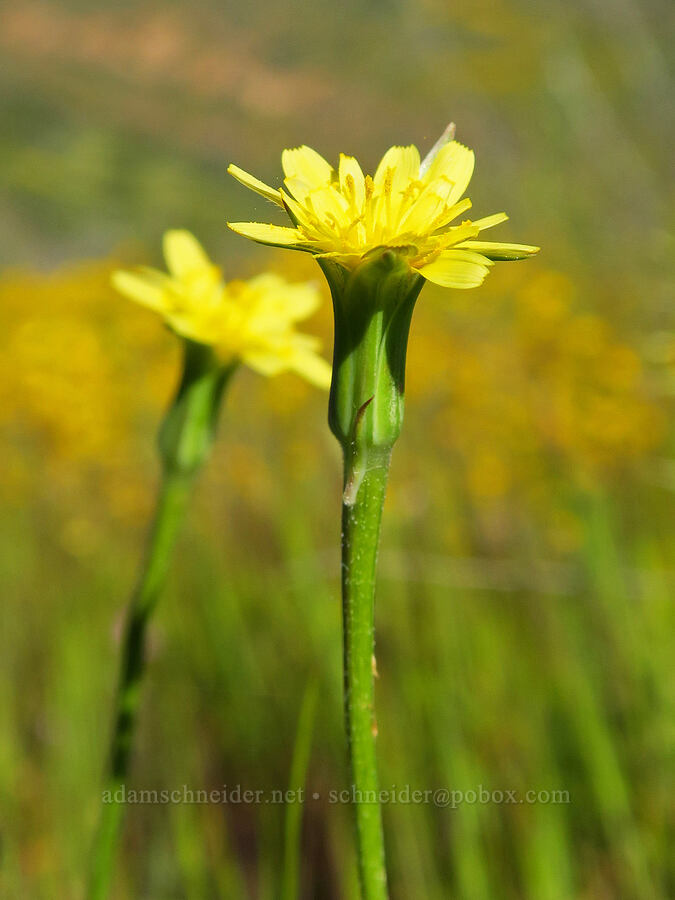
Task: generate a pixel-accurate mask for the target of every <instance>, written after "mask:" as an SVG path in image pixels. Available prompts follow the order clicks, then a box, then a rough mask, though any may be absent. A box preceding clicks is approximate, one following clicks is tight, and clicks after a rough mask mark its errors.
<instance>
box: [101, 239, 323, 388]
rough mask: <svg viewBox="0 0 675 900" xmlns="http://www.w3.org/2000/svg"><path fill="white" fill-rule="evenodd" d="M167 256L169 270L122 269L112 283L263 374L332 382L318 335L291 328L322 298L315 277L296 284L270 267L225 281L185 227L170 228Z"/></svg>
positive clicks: (174, 325) (185, 332) (177, 327)
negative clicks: (246, 277) (247, 277)
mask: <svg viewBox="0 0 675 900" xmlns="http://www.w3.org/2000/svg"><path fill="white" fill-rule="evenodd" d="M164 257H165V259H166V264H167V268H168V270H169V274H168V275H167V274H165V273H164V272H160V271H158V270H157V269H151V268H147V267H143V268H141V269H139V270H138V271H136V272H128V271H125V270H118V271H116V272H115V273H114V274H113V277H112V281H113V285H114V287H115V288H116V289H117V290H118V291H119V292H120V293H122V294H124V295H125V296H126V297H129V298H131V299H132V300H135V301H136V302H137V303H140V304H142V305H143V306H147V307H149V308H150V309H153V310H155V311H156V312H158V313H159V314H160V315H161V316H162V317H163V318H164V320H165V321H166V323H167V324H168V325H169V326H170V328H171V329H172V330H173V331H175V332H176V333H177V334H179V335H181V336H182V337H185V338H188V339H190V340H192V341H196V342H197V343H201V344H208V345H209V346H212V347H214V348H215V349H216V350H217V351H218V352H219V354H220V355H222V357H223V358H224V359H225V360H227V361H231V360H241V361H242V362H244V363H245V364H246V365H247V366H249V367H250V368H251V369H254V370H255V371H256V372H260V373H261V374H262V375H277V374H278V373H280V372H283V371H287V370H291V371H294V372H296V373H297V374H299V375H302V376H303V377H304V378H306V379H307V380H308V381H311V382H312V383H313V384H315V385H318V386H319V387H322V388H328V386H329V385H330V371H331V370H330V366H329V365H328V363H327V362H326V360H324V359H322V358H321V357H320V356H319V355H318V353H317V351H318V349H319V346H320V342H319V340H318V339H317V338H315V337H312V336H310V335H306V334H301V333H300V332H298V331H296V330H295V328H294V324H295V322H297V321H300V320H302V319H306V318H307V317H308V316H310V315H311V314H312V313H313V312H314V311H315V310H316V308H317V307H318V305H319V302H320V299H319V293H318V290H317V289H316V287H315V286H314V285H313V284H311V283H302V284H291V283H289V282H287V281H286V280H285V279H283V278H281V277H280V276H279V275H274V274H271V273H265V274H263V275H258V276H256V277H255V278H251V279H250V280H249V281H231V282H229V283H228V284H227V285H226V284H225V282H224V281H223V277H222V272H221V270H220V269H219V268H218V267H217V266H215V265H214V264H213V263H212V262H211V261H210V260H209V258H208V257H207V255H206V253H205V252H204V249H203V248H202V246H201V244H200V243H199V242H198V241H197V239H196V238H195V237H194V236H193V235H192V234H190V233H189V232H188V231H179V230H174V231H167V232H166V234H165V235H164Z"/></svg>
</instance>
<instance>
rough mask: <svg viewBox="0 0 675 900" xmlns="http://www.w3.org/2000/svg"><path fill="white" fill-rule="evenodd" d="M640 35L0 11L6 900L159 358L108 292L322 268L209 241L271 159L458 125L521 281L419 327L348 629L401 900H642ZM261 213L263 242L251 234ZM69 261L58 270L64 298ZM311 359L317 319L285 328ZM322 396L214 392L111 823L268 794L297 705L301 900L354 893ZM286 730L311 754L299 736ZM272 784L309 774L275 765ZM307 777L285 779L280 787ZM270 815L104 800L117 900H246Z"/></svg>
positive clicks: (666, 399)
mask: <svg viewBox="0 0 675 900" xmlns="http://www.w3.org/2000/svg"><path fill="white" fill-rule="evenodd" d="M666 12H667V7H666V5H665V4H662V3H660V2H658V0H649V2H648V3H642V4H639V5H638V4H635V3H632V2H631V0H622V2H621V3H612V4H609V3H604V2H597V3H590V2H582V3H580V4H576V5H573V6H571V7H570V6H569V5H563V4H559V3H557V2H552V0H547V2H545V3H541V4H539V5H538V6H537V7H536V8H534V7H532V6H531V5H529V4H524V3H522V4H521V3H517V2H508V3H507V2H502V0H497V2H490V3H488V2H477V3H473V4H471V5H470V6H468V5H467V6H465V7H463V8H462V9H460V10H457V11H449V9H448V7H447V5H446V4H445V3H441V2H435V0H426V2H398V3H395V4H387V5H385V4H381V3H367V4H366V3H364V2H357V0H348V2H347V3H344V4H341V5H339V6H337V5H333V4H327V3H325V2H316V3H314V4H312V5H311V6H306V5H305V4H301V3H295V2H284V3H281V4H271V3H260V4H255V5H249V6H246V5H241V4H236V5H235V4H225V5H223V4H218V5H216V4H210V3H207V2H201V3H198V4H195V3H192V4H190V5H187V4H185V3H182V2H175V3H172V4H153V3H147V2H143V3H137V4H129V5H124V4H122V5H120V4H115V5H113V4H110V3H87V4H80V3H75V2H63V3H58V4H57V3H54V2H40V3H38V2H34V0H31V2H29V3H24V4H21V5H20V6H14V7H12V8H10V7H6V8H3V9H2V10H1V11H0V49H1V51H2V55H3V71H2V75H1V76H0V78H1V79H2V86H3V90H2V92H0V119H1V121H2V128H0V171H1V172H2V178H1V184H0V207H1V209H2V216H0V262H2V264H3V265H4V274H3V276H2V279H1V281H0V301H1V303H0V316H2V328H1V329H0V334H1V338H0V340H1V341H2V345H3V346H2V355H1V361H0V368H2V370H3V371H2V376H3V377H2V379H0V382H1V387H0V429H1V433H2V438H3V466H2V471H1V473H0V491H1V492H2V498H3V508H4V511H5V515H4V516H3V520H2V523H0V559H1V565H2V583H3V585H4V591H3V594H4V599H5V602H4V604H3V619H2V629H1V641H2V648H1V652H0V667H1V675H2V677H1V678H0V692H1V693H2V702H1V703H0V715H1V716H2V721H1V722H0V791H1V796H2V807H3V811H4V816H3V819H4V822H3V846H4V853H3V859H2V871H1V874H0V879H1V880H0V892H1V894H2V896H3V897H4V896H6V897H7V898H12V900H13V898H24V897H25V898H30V900H40V898H49V900H52V898H54V897H64V898H71V897H73V898H76V897H78V896H80V895H81V890H82V881H83V873H84V872H85V871H86V867H87V853H88V847H89V843H90V840H91V835H92V829H93V826H94V823H95V820H96V814H97V808H98V802H99V790H98V785H99V777H100V771H101V766H102V756H103V754H104V748H105V743H106V741H107V735H108V729H109V725H110V722H109V712H108V709H109V703H110V700H111V697H112V692H113V689H114V682H115V676H116V669H117V660H118V640H119V628H120V624H121V617H122V613H123V609H124V605H125V602H126V598H127V596H128V594H129V592H130V589H131V587H132V584H133V580H134V572H135V569H136V566H137V564H138V562H139V559H140V555H141V547H142V541H143V539H144V528H145V521H146V518H147V515H148V513H149V511H150V509H151V506H152V501H153V496H154V488H155V485H156V480H157V474H158V473H157V468H156V461H155V458H154V453H153V441H154V435H155V432H156V429H157V425H158V422H159V419H160V417H161V413H162V409H163V407H164V405H165V404H166V402H167V400H168V398H169V396H170V394H171V390H172V387H173V382H174V380H175V378H176V377H177V366H178V348H177V346H176V342H175V341H174V340H173V339H172V337H171V336H170V335H168V334H167V333H166V332H165V331H164V330H163V329H162V327H161V325H160V324H159V322H158V321H156V320H155V319H154V318H153V317H152V316H151V315H150V314H149V313H145V312H144V311H142V310H140V309H137V308H135V307H133V305H132V304H129V303H127V302H126V301H124V300H122V299H121V298H118V297H116V296H115V295H114V294H113V293H112V292H111V291H110V289H109V287H108V278H109V272H110V270H111V269H112V268H113V267H114V266H115V265H117V264H119V263H120V262H122V263H124V264H130V263H133V262H136V261H144V262H158V261H159V260H158V247H159V239H160V236H161V233H162V232H163V231H164V230H165V229H166V228H168V227H189V228H192V229H194V230H195V232H196V233H197V234H198V235H199V237H200V238H201V239H202V240H203V241H204V243H205V245H206V246H207V248H208V250H209V252H210V253H211V254H212V255H213V256H214V257H215V258H217V259H218V260H219V261H221V262H222V263H223V264H224V266H225V269H226V272H227V274H228V275H229V276H235V275H237V276H239V275H246V274H248V273H251V272H253V271H254V270H256V269H257V268H259V267H261V266H265V267H272V268H274V269H276V270H277V271H281V272H282V273H284V274H286V275H287V276H288V277H295V278H298V279H301V278H318V274H319V273H318V271H316V270H315V269H314V268H313V267H312V264H311V261H309V260H305V259H304V258H296V257H294V256H292V255H291V254H284V253H282V252H276V251H265V250H263V249H261V248H256V247H252V246H249V245H248V244H247V243H246V242H244V241H240V240H238V239H237V238H235V237H234V236H232V235H230V236H228V233H227V232H226V229H225V227H224V223H225V221H226V220H227V219H228V218H229V219H233V220H237V219H248V218H255V216H256V214H257V215H259V216H261V215H262V214H263V213H264V214H265V215H267V213H268V209H267V207H266V206H262V205H260V206H258V207H256V201H255V198H253V199H252V197H251V195H250V194H247V192H245V191H243V190H242V189H241V188H239V187H238V186H237V185H236V183H235V182H234V181H233V180H231V179H228V178H227V177H226V176H225V167H226V164H227V163H228V162H230V161H235V162H237V163H239V164H241V165H243V166H244V167H246V168H248V169H250V170H251V171H254V172H256V173H257V174H259V175H260V176H261V177H263V178H266V179H268V180H270V181H275V180H276V177H277V176H276V173H277V170H278V158H279V152H280V150H281V148H282V147H284V146H293V145H297V144H299V143H303V142H306V143H309V144H311V145H313V146H316V147H317V149H319V150H320V151H322V152H324V153H325V154H326V155H327V156H329V157H330V158H334V157H336V155H337V153H338V152H339V151H346V152H354V153H356V154H357V155H358V156H359V157H360V158H362V159H363V160H364V163H365V164H366V165H368V167H369V168H372V166H373V165H374V163H375V162H376V161H377V158H378V156H379V154H380V153H381V152H382V151H383V150H384V149H385V148H386V147H387V146H389V144H391V143H394V142H400V143H406V142H411V141H412V142H415V143H417V144H418V146H420V147H426V146H428V145H430V144H431V143H432V142H433V140H434V139H435V137H436V136H437V134H438V133H439V132H440V130H441V129H442V127H443V126H444V125H445V123H446V121H447V120H448V119H449V118H452V119H454V120H455V121H456V122H457V123H458V126H459V127H458V136H459V138H460V139H461V140H463V141H465V142H466V143H467V144H469V145H470V146H473V147H475V148H476V150H477V160H478V163H477V170H476V175H475V178H474V183H473V185H472V189H471V196H472V199H473V201H474V209H475V210H476V211H477V214H479V215H485V214H488V213H491V212H493V211H498V210H500V209H503V208H505V209H506V210H507V211H508V212H509V213H510V215H511V218H512V222H511V223H510V224H509V225H506V226H502V234H503V235H504V237H505V239H509V238H511V239H513V240H521V241H526V242H533V243H538V244H541V246H542V247H543V251H542V254H541V257H540V258H539V259H538V260H536V261H532V262H531V263H527V264H520V265H518V266H513V267H508V266H502V267H501V268H499V269H498V270H497V271H495V273H494V274H493V275H491V276H490V279H489V281H488V283H487V284H486V286H485V287H484V288H482V289H481V290H480V291H475V292H469V294H468V295H467V296H464V295H460V294H459V292H456V293H454V294H452V295H451V294H446V293H444V292H442V291H436V290H434V289H433V288H431V287H428V288H426V289H425V292H424V294H423V296H422V298H421V300H420V303H419V304H418V309H417V311H416V313H415V320H414V323H413V333H412V337H411V350H410V360H409V376H408V402H407V413H406V416H407V419H406V426H405V429H404V434H403V437H402V438H401V441H400V443H399V445H398V446H397V449H396V452H395V455H394V465H393V469H392V481H391V489H390V492H389V495H388V499H387V510H386V517H385V528H384V536H383V552H382V555H381V576H380V581H379V595H378V609H377V620H378V621H377V628H378V643H377V651H378V668H379V673H380V678H379V681H378V685H377V692H378V725H379V732H380V754H381V780H382V784H383V786H384V787H387V788H391V787H392V786H393V785H396V786H397V787H398V788H402V787H404V786H406V785H409V786H410V788H411V789H420V790H425V789H437V788H448V789H450V790H456V791H457V790H462V791H469V790H478V789H479V788H480V786H483V788H484V789H485V790H487V791H516V792H517V793H518V797H520V798H523V797H524V796H525V792H526V791H528V790H534V791H553V790H562V791H568V792H569V798H570V802H569V803H558V804H555V803H544V802H537V803H534V804H528V803H517V804H512V803H501V804H500V803H494V802H491V803H480V802H477V803H473V804H472V803H465V804H460V805H458V806H457V807H456V808H439V807H437V806H435V805H434V804H433V803H425V804H404V803H401V804H390V805H388V806H387V807H386V809H385V827H386V832H387V843H388V848H389V859H390V868H391V880H392V896H393V897H394V898H410V897H415V898H416V897H424V898H432V900H435V898H446V897H457V898H462V900H464V898H466V900H481V898H490V900H492V898H498V900H502V898H504V900H510V898H528V900H529V898H531V900H569V898H594V900H595V898H621V900H624V898H629V900H630V898H635V900H645V898H651V897H654V898H665V897H668V896H670V895H671V894H672V893H673V890H675V884H674V883H673V878H672V872H670V871H669V866H668V862H669V855H668V843H669V837H670V836H671V834H672V830H671V829H672V808H671V806H670V791H671V789H672V779H671V776H672V765H671V764H672V747H673V731H672V721H673V718H672V716H673V691H672V684H673V682H672V674H671V671H672V662H671V659H672V652H673V648H672V637H671V635H672V626H673V622H672V603H671V602H670V600H671V597H672V594H673V533H674V532H673V519H672V496H673V494H672V492H673V487H674V486H675V480H674V476H673V471H674V470H673V463H672V461H671V456H672V431H671V428H670V424H669V423H670V412H671V402H670V400H671V398H672V393H673V383H674V382H673V362H674V361H675V339H674V338H673V333H672V318H670V315H671V313H670V309H669V300H670V296H671V295H670V294H669V274H670V272H669V262H668V261H669V258H672V240H671V238H669V237H668V235H667V231H666V212H667V210H668V208H669V204H670V201H671V200H672V195H671V194H669V193H668V189H669V182H668V180H667V174H668V169H667V164H668V161H669V147H670V142H671V140H672V120H671V119H669V110H668V102H667V98H668V96H669V88H670V86H671V83H672V78H671V72H670V70H669V65H670V64H669V60H668V56H667V47H668V46H669V37H668V34H667V33H666V30H665V23H666V22H667V15H666ZM252 210H253V211H252ZM77 260H80V262H77ZM312 326H313V328H314V329H315V330H316V331H318V332H319V333H321V334H322V335H323V336H324V338H325V346H326V352H327V353H329V352H330V312H329V309H328V304H327V303H326V304H325V305H324V308H323V310H322V312H321V313H320V314H319V316H317V318H316V320H315V321H314V322H313V323H312ZM325 403H326V399H325V397H322V396H319V395H318V393H317V392H314V391H312V390H311V389H310V388H309V387H306V386H305V385H304V384H302V383H300V382H299V381H298V380H297V379H293V378H292V377H290V376H283V377H280V378H278V379H275V380H273V381H269V382H268V381H266V380H263V379H261V378H259V377H257V376H255V375H253V374H251V373H246V372H242V373H240V374H239V375H238V376H237V379H236V381H235V383H234V385H233V388H232V391H231V394H230V396H229V397H228V401H227V404H226V409H225V411H224V416H223V423H222V429H221V439H220V441H219V443H218V446H217V448H216V451H215V452H214V456H213V459H212V461H211V464H210V465H209V467H208V471H207V472H205V473H204V477H203V478H202V479H201V481H200V483H199V486H198V489H197V492H196V496H195V502H194V506H193V509H192V511H191V515H190V518H189V521H188V523H187V525H186V529H185V532H184V535H183V538H182V540H181V543H180V547H179V550H178V552H177V554H176V560H175V565H174V567H173V572H172V579H171V584H170V588H169V590H168V592H167V595H166V597H165V598H164V599H163V601H162V603H161V605H160V608H159V610H158V613H157V616H156V620H155V623H154V626H153V631H152V642H151V643H152V650H151V656H152V662H151V666H150V668H149V671H148V679H147V683H146V692H145V698H144V704H143V714H142V721H141V731H140V734H139V743H138V748H137V753H136V755H135V759H134V774H133V778H132V780H131V782H130V784H129V787H130V788H136V789H148V790H151V789H157V790H162V789H169V790H172V789H176V788H179V789H182V786H183V785H186V786H187V787H188V788H189V789H192V790H195V791H196V790H200V789H212V788H216V789H222V788H223V786H224V785H227V786H228V787H229V788H232V787H234V786H235V785H241V787H242V790H243V789H245V788H249V789H251V790H264V791H266V792H270V791H272V790H279V789H285V788H286V786H287V785H288V784H289V782H290V780H295V778H296V777H297V772H296V773H294V774H293V775H292V773H291V769H292V759H293V753H294V747H295V746H296V745H297V746H300V745H301V744H302V742H303V740H306V734H305V736H304V737H303V734H304V733H305V731H306V726H303V728H301V734H299V735H298V734H297V729H298V721H299V715H300V709H301V704H302V700H303V697H304V696H305V694H306V691H307V690H308V685H311V684H313V683H316V684H317V685H318V690H319V702H318V705H317V709H316V721H315V726H314V737H313V742H312V747H311V753H310V757H309V763H308V771H307V790H308V792H309V794H310V795H311V794H314V793H316V794H318V795H319V797H318V799H309V800H308V802H307V803H305V804H304V805H303V807H302V813H303V822H302V831H301V847H302V855H301V863H300V883H301V888H302V890H301V894H302V896H303V897H308V898H309V897H321V898H329V900H330V898H343V897H344V898H351V897H354V896H355V868H354V859H353V854H352V839H351V830H350V829H351V824H350V817H349V809H348V807H347V806H345V805H342V804H332V803H330V802H329V792H330V791H331V790H340V789H343V788H344V787H345V786H346V783H347V774H346V769H345V759H344V749H343V747H344V744H343V735H342V722H341V700H340V677H341V673H340V612H339V602H338V573H339V569H338V555H337V554H338V551H337V542H338V505H339V495H338V492H339V480H340V476H339V471H340V466H339V458H338V450H337V446H334V441H333V440H332V438H331V437H330V435H329V433H328V430H327V428H326V426H325ZM303 729H304V730H303ZM298 765H299V764H298ZM296 769H297V766H296ZM285 814H286V810H285V809H284V806H283V805H278V804H265V803H262V804H257V805H254V804H243V803H240V804H237V803H229V804H208V805H190V804H179V805H131V806H129V809H128V816H127V822H126V833H125V841H124V847H123V852H122V856H121V859H120V863H119V867H118V872H117V877H116V883H115V889H114V896H115V897H116V898H120V900H121V898H131V897H134V898H136V897H143V898H152V900H166V898H172V897H176V898H179V897H180V898H183V897H184V898H189V900H192V898H199V900H201V898H216V897H220V898H228V900H229V898H239V897H242V898H245V897H256V898H275V897H278V896H279V892H280V889H281V874H280V871H281V866H282V859H283V832H284V818H285Z"/></svg>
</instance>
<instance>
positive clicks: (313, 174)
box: [228, 126, 539, 288]
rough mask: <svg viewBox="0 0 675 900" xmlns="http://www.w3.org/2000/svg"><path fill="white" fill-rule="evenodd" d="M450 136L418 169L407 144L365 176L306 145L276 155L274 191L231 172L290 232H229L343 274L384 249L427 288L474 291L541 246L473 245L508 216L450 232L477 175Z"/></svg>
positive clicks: (351, 162)
mask: <svg viewBox="0 0 675 900" xmlns="http://www.w3.org/2000/svg"><path fill="white" fill-rule="evenodd" d="M453 133H454V126H448V128H447V129H446V131H445V132H444V134H443V136H442V137H441V139H440V140H439V141H438V142H437V143H436V145H435V146H434V147H433V149H432V150H431V152H430V153H429V154H428V156H427V157H426V158H425V159H424V160H423V161H420V154H419V151H418V150H417V148H416V147H414V146H409V147H391V148H390V149H389V150H387V152H386V153H385V154H384V156H383V157H382V160H381V162H380V164H379V165H378V167H377V169H376V171H375V174H374V175H373V176H372V177H371V176H370V175H364V174H363V172H362V170H361V167H360V166H359V164H358V162H357V161H356V160H355V159H354V157H352V156H345V155H344V154H341V155H340V162H339V164H338V168H337V171H336V170H335V169H334V168H333V167H332V166H331V165H330V164H329V163H328V162H326V160H325V159H324V158H323V157H322V156H320V155H319V154H318V153H317V152H316V151H315V150H312V149H311V148H310V147H304V146H303V147H299V148H298V149H296V150H284V152H283V153H282V156H281V164H282V167H283V170H284V175H285V178H284V186H283V187H282V188H281V189H279V190H275V189H274V188H271V187H268V185H266V184H263V182H261V181H259V180H258V179H257V178H254V177H253V176H252V175H249V174H248V173H247V172H244V171H243V170H242V169H240V168H238V167H237V166H234V165H231V166H230V167H229V169H228V171H229V172H230V174H232V175H233V176H234V177H235V178H237V179H238V180H239V181H240V182H241V183H242V184H244V185H246V187H249V188H251V189H252V190H254V191H256V192H257V193H258V194H261V195H262V196H263V197H266V198H267V199H268V200H271V201H273V202H274V203H276V204H277V205H279V206H281V207H283V208H284V209H285V210H286V212H287V213H288V215H289V216H290V218H291V219H292V221H293V223H294V226H295V227H293V228H287V227H280V226H278V225H265V224H261V223H258V222H236V223H229V224H230V228H232V229H233V230H234V231H236V232H237V233H239V234H242V235H244V236H245V237H248V238H251V239H252V240H254V241H258V242H259V243H262V244H271V245H272V246H279V247H289V248H292V249H295V250H304V251H307V252H310V253H312V254H314V255H315V256H317V257H322V258H327V259H333V260H334V261H335V262H337V263H340V264H341V265H343V266H345V267H347V268H350V269H351V268H354V267H355V266H357V265H358V263H359V262H360V260H361V259H363V257H364V256H365V255H366V254H368V253H369V252H370V251H372V250H375V249H379V248H382V249H385V248H389V249H392V250H395V251H397V252H398V253H400V254H401V255H402V256H404V257H405V259H406V260H407V261H408V264H409V265H410V267H411V268H412V269H413V270H415V271H417V272H419V274H420V275H422V276H423V277H424V278H426V279H428V280H429V281H433V282H435V283H436V284H440V285H443V286H444V287H453V288H472V287H477V286H478V285H479V284H481V282H482V281H483V279H484V278H485V276H486V275H487V273H488V269H489V267H490V266H491V265H492V262H493V260H512V259H523V258H524V257H526V256H530V255H532V254H533V253H536V252H537V251H538V249H539V248H538V247H529V246H526V245H524V244H505V243H499V242H496V243H495V242H492V241H481V240H476V238H477V237H478V235H479V234H480V232H481V231H482V230H483V229H485V228H491V227H492V226H493V225H498V224H499V223H500V222H504V221H505V220H506V219H507V218H508V216H506V214H505V213H496V214H495V215H492V216H488V217H487V218H483V219H476V220H474V221H471V220H470V219H465V220H464V221H462V223H461V224H459V225H458V224H455V225H453V224H451V223H452V222H454V221H455V220H456V219H457V218H458V216H460V215H461V214H462V213H463V212H466V210H468V209H469V208H470V207H471V201H470V200H469V199H468V198H465V199H464V200H462V199H461V198H462V195H463V194H464V191H465V190H466V188H467V186H468V184H469V181H470V180H471V175H472V173H473V168H474V154H473V151H472V150H469V149H468V148H467V147H464V146H463V145H462V144H460V143H458V142H457V141H455V140H452V139H451V137H452V134H453Z"/></svg>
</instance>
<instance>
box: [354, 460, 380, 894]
mask: <svg viewBox="0 0 675 900" xmlns="http://www.w3.org/2000/svg"><path fill="white" fill-rule="evenodd" d="M389 456H390V453H389V452H388V451H384V452H381V453H379V454H377V455H376V456H375V457H374V458H373V455H372V453H371V454H369V459H368V462H367V464H366V466H365V473H360V474H359V475H358V478H359V480H360V483H359V486H358V489H357V491H356V494H355V496H354V497H353V498H352V497H351V496H349V495H348V494H347V488H348V486H349V485H351V484H353V482H354V477H355V473H354V466H353V460H352V457H351V454H345V495H346V497H347V500H346V501H345V502H343V505H342V614H343V625H344V696H345V722H346V727H347V739H348V743H349V758H350V764H351V777H352V791H353V802H354V808H355V811H356V833H357V845H358V846H357V850H358V860H359V875H360V879H361V888H362V892H363V897H364V900H386V897H387V875H386V868H385V856H384V836H383V831H382V812H381V808H380V803H379V785H378V777H377V758H376V750H375V743H376V737H377V723H376V719H375V686H374V676H375V672H376V667H375V655H374V649H375V647H374V638H375V635H374V604H375V574H376V567H377V549H378V544H379V538H380V525H381V522H382V508H383V505H384V495H385V491H386V488H387V475H388V471H389ZM361 465H362V461H360V463H359V467H360V466H361ZM352 500H353V502H352Z"/></svg>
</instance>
